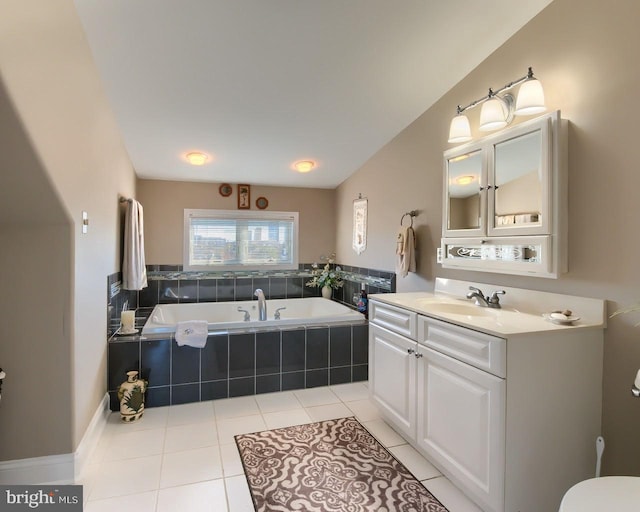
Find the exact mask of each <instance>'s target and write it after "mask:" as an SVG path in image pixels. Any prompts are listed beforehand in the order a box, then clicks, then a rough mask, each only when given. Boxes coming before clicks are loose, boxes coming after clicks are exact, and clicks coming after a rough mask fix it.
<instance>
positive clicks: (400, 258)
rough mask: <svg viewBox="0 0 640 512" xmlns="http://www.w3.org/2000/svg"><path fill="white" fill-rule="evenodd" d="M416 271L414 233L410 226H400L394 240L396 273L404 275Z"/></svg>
mask: <svg viewBox="0 0 640 512" xmlns="http://www.w3.org/2000/svg"><path fill="white" fill-rule="evenodd" d="M415 271H416V234H415V232H414V231H413V228H412V227H411V226H407V227H400V231H399V232H398V238H397V240H396V273H397V274H399V275H400V277H406V276H407V274H408V273H409V272H415Z"/></svg>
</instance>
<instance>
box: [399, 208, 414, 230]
mask: <svg viewBox="0 0 640 512" xmlns="http://www.w3.org/2000/svg"><path fill="white" fill-rule="evenodd" d="M407 215H408V216H409V218H410V219H411V224H410V225H409V227H411V228H412V227H413V218H414V217H416V216H417V215H418V212H417V211H415V210H411V211H410V212H407V213H405V214H404V215H403V216H402V217H400V225H401V226H402V221H403V220H404V218H405V217H406V216H407Z"/></svg>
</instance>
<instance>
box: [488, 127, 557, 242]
mask: <svg viewBox="0 0 640 512" xmlns="http://www.w3.org/2000/svg"><path fill="white" fill-rule="evenodd" d="M543 153H544V150H543V147H542V131H541V130H540V129H537V130H534V131H530V132H527V133H524V134H522V135H518V136H516V137H513V138H511V139H508V140H505V141H502V142H498V143H497V144H495V145H494V147H493V159H490V162H491V161H492V163H493V165H490V168H492V170H493V183H490V185H489V186H488V189H489V196H488V199H489V202H490V204H489V211H490V212H492V213H493V216H492V217H491V218H489V219H488V220H489V222H490V226H491V227H493V228H495V230H496V232H499V231H504V230H505V229H508V228H524V227H536V226H538V227H539V226H542V224H543V218H544V216H545V213H544V211H545V205H544V204H543V203H544V198H545V197H546V195H547V193H548V192H547V187H546V186H545V182H546V181H545V180H546V176H547V172H546V168H544V169H543ZM492 186H493V191H492V190H491V188H492ZM491 192H493V193H491ZM491 203H492V204H491Z"/></svg>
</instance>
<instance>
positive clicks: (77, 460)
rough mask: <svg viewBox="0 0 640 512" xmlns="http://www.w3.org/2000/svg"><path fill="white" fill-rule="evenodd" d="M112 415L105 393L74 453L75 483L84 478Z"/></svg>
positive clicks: (107, 395)
mask: <svg viewBox="0 0 640 512" xmlns="http://www.w3.org/2000/svg"><path fill="white" fill-rule="evenodd" d="M110 414H111V410H110V408H109V393H105V395H104V397H103V398H102V400H101V401H100V403H99V404H98V408H97V409H96V412H95V413H94V414H93V417H92V418H91V421H90V422H89V426H88V427H87V430H85V432H84V435H83V436H82V439H81V440H80V443H79V444H78V447H77V448H76V451H75V453H74V479H75V481H78V480H79V479H80V478H81V477H82V475H83V473H84V471H85V469H86V468H87V465H88V463H89V460H90V458H91V455H92V454H93V452H94V450H95V449H96V447H97V446H98V442H99V441H100V437H101V436H102V432H103V431H104V427H105V426H106V425H107V419H108V418H109V415H110Z"/></svg>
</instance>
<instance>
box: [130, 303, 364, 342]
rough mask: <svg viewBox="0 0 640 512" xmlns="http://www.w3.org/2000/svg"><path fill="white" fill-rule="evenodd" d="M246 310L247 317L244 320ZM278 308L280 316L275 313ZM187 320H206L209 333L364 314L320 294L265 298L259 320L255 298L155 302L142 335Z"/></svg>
mask: <svg viewBox="0 0 640 512" xmlns="http://www.w3.org/2000/svg"><path fill="white" fill-rule="evenodd" d="M238 308H241V309H244V310H246V311H248V312H249V315H250V320H249V321H244V316H245V315H244V313H242V312H240V311H238ZM278 308H286V309H282V310H281V311H280V319H279V320H276V319H275V318H274V314H275V312H276V310H277V309H278ZM187 320H206V321H207V323H208V324H209V333H214V332H221V331H235V330H246V329H264V328H275V329H277V328H281V327H284V326H310V325H335V324H357V323H364V321H365V320H364V316H363V315H362V314H361V313H358V312H357V311H355V310H352V309H350V308H348V307H347V306H344V305H342V304H339V303H338V302H333V301H331V300H327V299H323V298H321V297H309V298H305V299H271V300H267V320H263V321H260V320H258V301H257V300H245V301H232V302H198V303H192V304H158V305H156V307H155V308H153V311H152V312H151V315H149V318H148V320H147V322H146V323H145V325H144V327H143V328H142V335H148V334H162V333H174V332H175V330H176V324H177V323H178V322H183V321H187Z"/></svg>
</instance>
